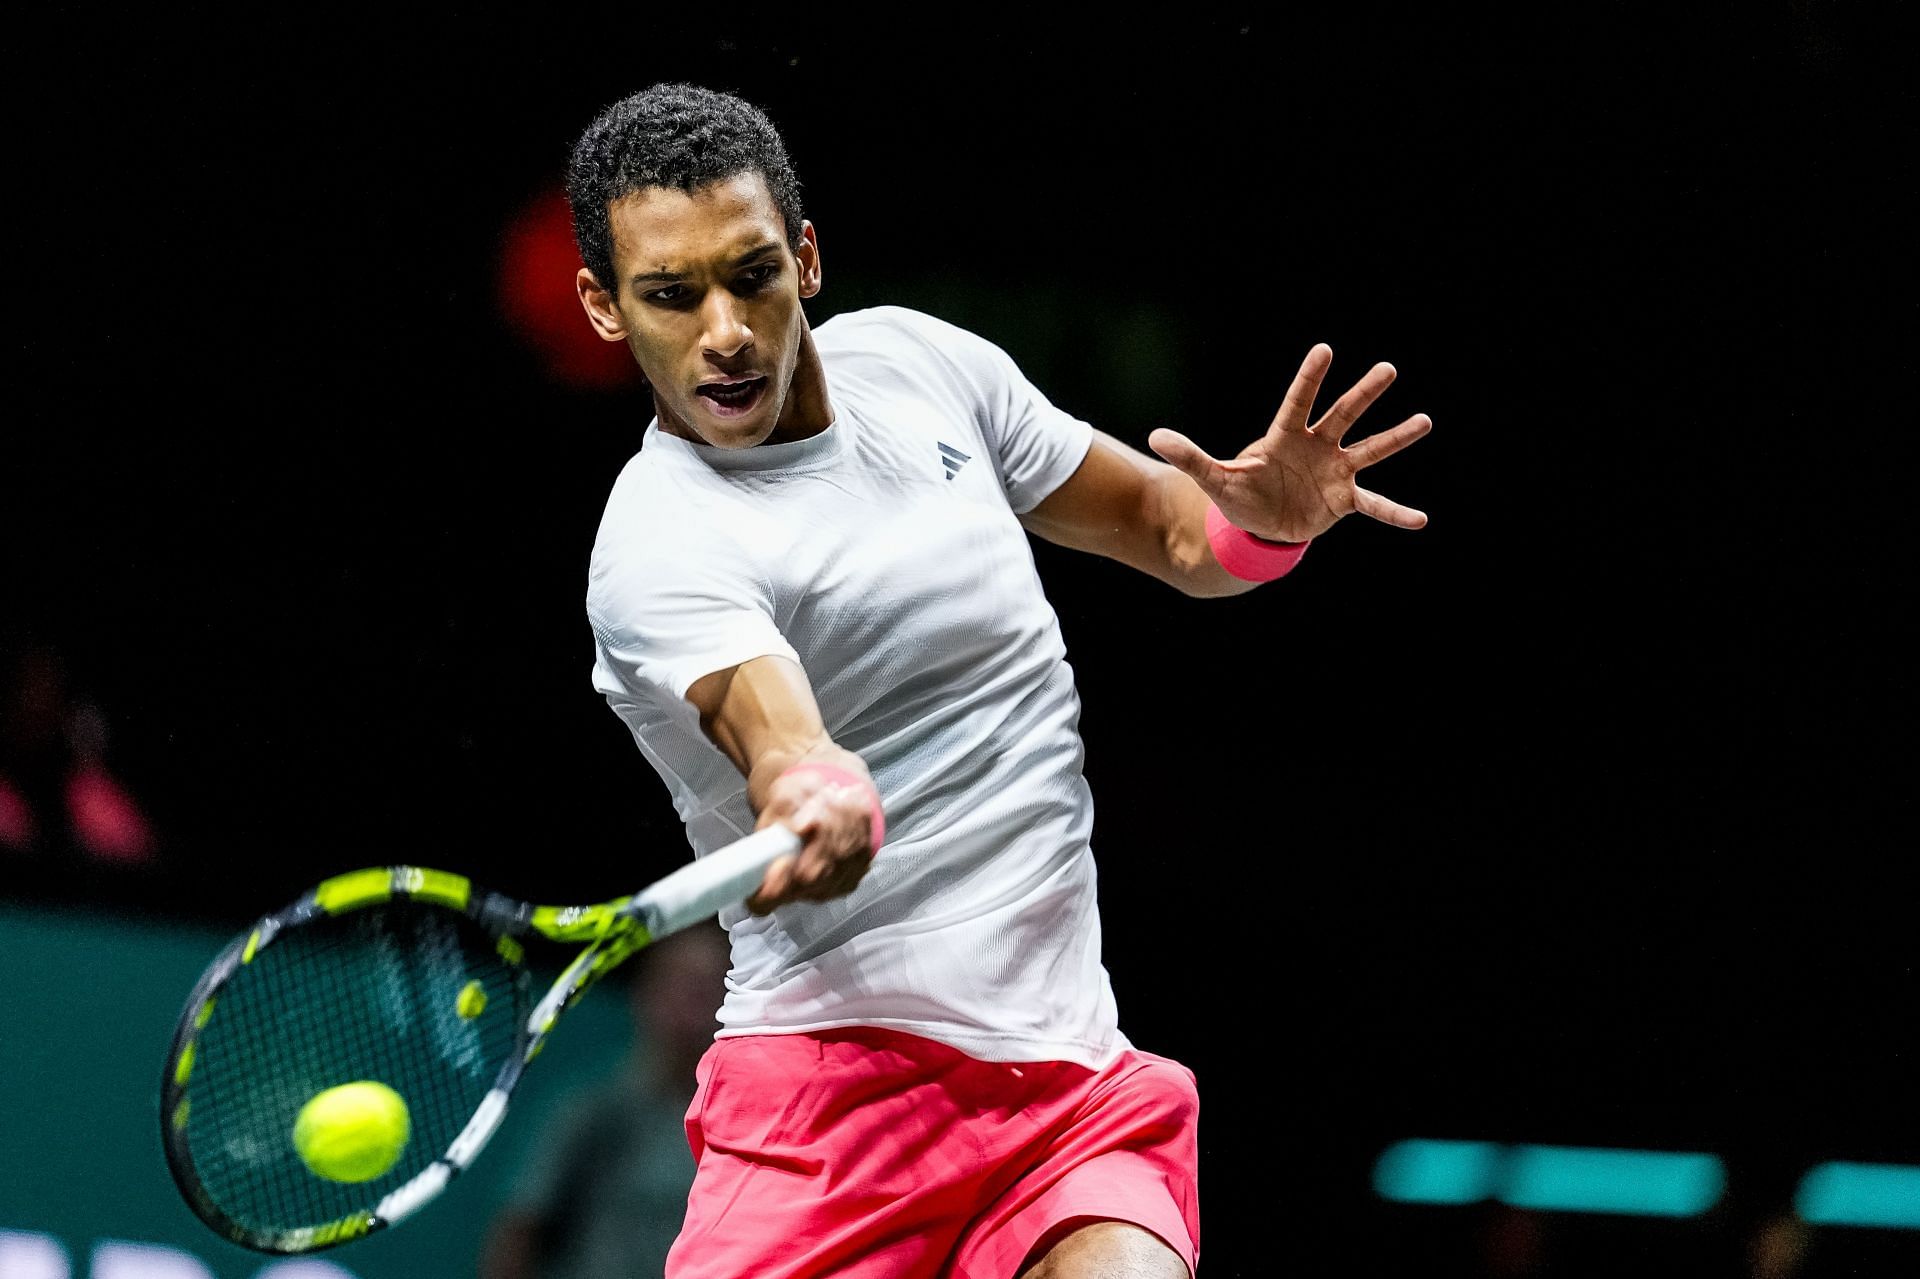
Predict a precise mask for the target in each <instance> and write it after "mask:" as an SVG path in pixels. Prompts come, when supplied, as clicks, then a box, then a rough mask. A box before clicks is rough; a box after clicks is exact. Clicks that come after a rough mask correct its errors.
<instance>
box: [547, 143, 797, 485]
mask: <svg viewBox="0 0 1920 1279" xmlns="http://www.w3.org/2000/svg"><path fill="white" fill-rule="evenodd" d="M610 216H611V223H612V230H613V264H614V272H615V275H616V276H617V288H616V287H614V282H610V281H595V280H594V279H593V277H592V275H591V274H590V273H588V272H586V271H584V270H583V271H582V272H581V273H580V296H581V301H582V302H583V303H585V305H586V307H587V314H588V316H589V318H591V319H592V321H593V323H594V327H595V328H597V329H598V330H599V331H600V334H601V336H602V337H605V338H607V339H608V340H610V341H624V342H625V343H626V344H627V348H628V349H629V350H630V351H632V352H633V357H634V359H635V360H637V361H639V364H640V370H641V372H642V373H644V374H645V375H646V378H647V382H648V383H649V385H651V386H652V388H653V399H654V407H655V409H656V410H657V411H658V413H659V415H660V429H661V430H663V431H667V432H669V433H670V434H673V435H678V436H681V437H682V438H685V439H691V440H699V441H702V442H704V443H707V444H713V445H717V446H719V447H721V448H750V447H752V446H753V445H756V444H759V443H761V442H762V441H764V440H766V439H767V438H768V437H769V436H773V435H774V433H775V430H776V428H778V427H781V426H783V425H785V426H789V427H791V426H793V425H794V424H793V423H783V422H782V413H783V411H786V410H787V409H788V408H789V398H790V393H791V391H792V387H793V374H794V368H795V366H796V364H797V363H798V361H799V359H800V357H801V353H802V350H803V346H804V338H805V336H806V319H805V316H804V315H803V313H802V312H801V309H800V300H801V299H802V298H810V297H812V296H813V295H814V294H816V293H818V292H819V291H820V254H819V247H818V245H817V244H816V243H815V240H814V233H813V224H812V223H802V224H801V243H800V247H799V248H798V249H797V250H795V249H793V248H791V247H790V246H789V245H788V243H787V237H786V229H785V226H784V224H783V223H782V221H781V218H780V211H779V209H778V208H777V207H776V206H775V205H774V203H773V198H772V196H771V195H769V194H768V192H767V186H766V182H765V181H764V180H763V179H762V178H761V177H760V175H759V174H758V173H741V174H736V175H735V176H733V177H731V178H727V179H725V180H723V181H720V182H714V183H711V184H709V185H707V186H704V187H701V188H699V189H698V190H696V191H693V192H691V193H689V192H683V191H675V190H669V189H667V188H664V187H649V188H647V189H646V190H645V191H641V192H639V193H637V194H634V195H630V196H627V197H626V198H624V199H622V200H619V201H616V202H615V203H614V204H613V206H612V208H611V210H610ZM602 285H605V286H606V287H602ZM819 425H825V424H824V423H821V424H819Z"/></svg>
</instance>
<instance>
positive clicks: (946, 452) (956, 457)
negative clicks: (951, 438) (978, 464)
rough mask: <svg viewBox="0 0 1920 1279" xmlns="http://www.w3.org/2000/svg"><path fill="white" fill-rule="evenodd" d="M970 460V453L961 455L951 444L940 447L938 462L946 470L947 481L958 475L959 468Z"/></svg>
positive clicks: (971, 456)
mask: <svg viewBox="0 0 1920 1279" xmlns="http://www.w3.org/2000/svg"><path fill="white" fill-rule="evenodd" d="M972 460H973V455H972V454H971V453H962V452H961V451H960V450H959V449H957V448H955V447H953V445H951V444H944V443H943V444H941V445H940V461H941V462H942V463H943V464H944V465H945V466H946V468H947V478H948V479H952V478H953V477H954V476H956V475H958V474H960V468H961V467H963V466H965V465H966V464H967V463H968V462H970V461H972Z"/></svg>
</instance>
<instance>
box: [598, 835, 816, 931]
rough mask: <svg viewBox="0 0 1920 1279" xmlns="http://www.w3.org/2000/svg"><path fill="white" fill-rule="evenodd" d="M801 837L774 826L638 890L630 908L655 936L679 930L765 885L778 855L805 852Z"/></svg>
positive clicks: (737, 902) (738, 900) (743, 899)
mask: <svg viewBox="0 0 1920 1279" xmlns="http://www.w3.org/2000/svg"><path fill="white" fill-rule="evenodd" d="M800 843H801V841H800V837H799V836H798V835H796V834H794V833H793V832H792V831H790V830H788V829H787V828H786V827H785V826H781V825H777V824H776V825H773V826H769V827H767V828H766V829H765V830H760V831H755V832H754V833H753V834H751V835H749V836H747V837H746V838H745V839H737V840H735V841H734V842H733V843H731V844H728V845H727V846H726V847H725V848H717V849H715V850H714V851H713V852H711V853H708V854H707V855H706V856H705V857H700V858H696V859H695V860H694V861H693V862H691V863H689V864H688V865H685V866H682V867H681V868H680V869H679V870H676V871H674V872H673V873H672V874H670V875H667V876H665V877H664V878H662V879H659V880H657V881H655V882H654V883H653V884H652V885H651V886H650V887H648V888H645V889H643V890H641V891H640V892H639V893H637V894H635V896H634V899H633V904H632V905H630V906H629V907H628V908H627V909H628V910H630V911H632V912H633V913H634V914H636V915H638V916H639V917H640V922H641V923H643V924H645V925H646V928H647V932H648V933H649V934H651V935H652V936H654V937H665V936H666V935H667V934H668V933H677V932H679V931H680V930H681V929H682V928H685V927H687V926H688V925H690V924H697V923H699V922H700V921H701V920H703V919H711V918H712V917H713V915H714V914H715V913H716V912H718V911H720V910H722V909H724V908H725V907H728V906H737V905H739V904H740V903H741V902H742V901H745V900H746V898H747V896H748V894H750V893H752V892H753V890H754V889H756V888H758V887H759V886H760V879H761V876H763V875H765V874H766V870H767V867H768V866H769V865H770V864H771V863H772V862H773V861H775V860H776V859H777V858H781V857H787V856H790V855H792V854H794V853H797V852H799V851H800Z"/></svg>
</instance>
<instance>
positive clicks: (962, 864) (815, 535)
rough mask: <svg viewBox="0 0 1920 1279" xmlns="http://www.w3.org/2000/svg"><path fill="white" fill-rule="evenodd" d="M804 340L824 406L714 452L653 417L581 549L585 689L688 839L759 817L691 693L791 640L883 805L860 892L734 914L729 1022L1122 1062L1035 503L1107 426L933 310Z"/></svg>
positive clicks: (727, 834)
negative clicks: (901, 1034)
mask: <svg viewBox="0 0 1920 1279" xmlns="http://www.w3.org/2000/svg"><path fill="white" fill-rule="evenodd" d="M814 340H815V344H816V346H817V348H818V350H819V352H820V358H821V361H822V362H823V363H824V365H825V367H826V376H827V390H828V396H829V399H830V400H831V402H832V405H833V409H834V422H833V425H832V426H830V427H828V428H827V429H826V430H825V431H823V432H821V433H820V434H818V435H815V436H813V437H811V438H809V439H805V440H799V441H796V442H793V443H787V444H763V445H760V446H759V447H757V448H750V449H735V450H723V449H716V448H712V447H709V446H706V445H702V444H695V443H692V442H690V441H687V440H683V439H680V438H679V437H677V436H672V435H666V434H663V433H661V431H660V430H659V425H658V423H657V422H655V423H654V424H653V425H652V426H650V427H649V428H648V430H647V434H646V438H645V441H644V446H643V448H642V451H641V452H640V453H639V454H638V455H637V456H636V457H635V458H634V459H633V460H632V461H630V462H629V463H628V464H627V466H626V468H625V469H624V470H623V471H622V472H621V474H620V478H619V479H618V480H617V481H615V483H614V487H613V493H612V495H611V497H610V498H609V499H608V502H607V510H606V514H605V516H604V517H603V519H602V522H601V525H600V532H599V536H598V538H597V539H596V540H595V543H594V549H593V559H592V565H591V569H590V572H589V584H588V590H587V614H588V617H589V619H590V621H591V622H592V624H593V633H594V638H595V644H596V657H595V662H594V668H593V682H594V687H595V688H597V689H599V690H600V691H601V692H602V693H604V694H605V695H606V697H607V700H608V702H609V703H610V704H611V705H612V707H613V709H614V710H615V711H616V712H617V713H618V714H619V716H620V717H621V719H622V720H624V721H625V722H626V724H627V727H628V728H629V729H631V730H632V732H633V736H634V740H635V741H636V742H638V743H639V745H640V749H641V751H642V752H643V753H644V754H645V755H646V757H647V759H648V760H649V761H651V762H652V764H653V766H654V768H655V769H657V770H658V771H659V773H660V776H661V777H662V778H663V779H664V780H665V781H666V783H667V787H668V789H669V790H670V791H671V792H672V794H673V802H674V806H675V808H676V809H677V810H678V811H679V814H680V816H681V818H682V819H683V820H684V821H685V822H686V824H687V836H688V840H689V842H690V843H691V844H692V845H693V848H694V852H695V854H696V855H701V854H705V853H709V852H712V851H713V850H714V849H716V848H719V847H721V846H723V845H725V844H727V843H730V842H732V841H733V840H735V839H738V838H739V837H740V836H742V835H744V834H747V833H749V832H751V831H752V830H753V825H754V814H753V811H752V809H751V807H750V806H749V805H748V803H747V794H746V780H745V779H744V778H743V777H742V776H741V775H740V772H739V770H738V769H736V768H735V767H734V766H733V764H732V762H731V761H729V760H728V759H727V758H726V756H725V755H723V754H722V753H721V752H720V750H719V749H718V748H717V747H715V746H714V745H713V744H712V742H711V741H709V740H708V738H707V736H706V735H705V734H704V733H703V732H702V731H701V729H700V724H699V719H698V716H697V714H696V713H695V711H694V709H693V706H692V704H691V703H689V702H688V701H687V700H686V692H687V690H688V688H690V687H691V686H692V685H693V683H694V682H695V681H696V680H698V679H699V678H700V677H701V676H703V675H707V674H710V673H711V672H713V671H716V670H721V669H724V668H726V667H729V666H733V665H737V664H738V663H740V662H744V661H746V660H748V659H750V658H754V657H761V656H764V655H767V654H779V655H782V656H785V657H789V658H792V659H793V660H795V661H797V662H798V663H799V664H800V666H801V668H802V669H803V670H805V672H806V674H807V677H808V680H809V681H810V683H811V684H812V686H813V691H814V696H815V698H816V699H817V701H818V702H819V706H820V712H821V716H822V718H823V721H824V723H825V725H826V729H827V732H828V733H829V735H831V737H832V738H833V740H834V742H835V743H836V744H838V745H839V746H841V747H843V748H845V749H846V750H850V751H853V752H854V753H855V754H857V755H859V756H860V757H861V758H862V759H863V760H865V761H866V763H867V767H868V768H869V769H871V770H872V772H873V778H874V782H875V784H876V785H877V786H878V788H879V791H880V795H881V797H882V801H883V804H884V806H885V809H886V815H887V842H886V845H885V846H884V847H883V848H882V849H881V850H880V853H879V855H878V856H877V857H876V858H875V859H874V862H873V866H872V869H871V870H870V871H869V872H868V873H867V876H866V878H865V879H864V880H862V881H861V884H860V886H859V888H858V889H856V890H855V891H854V892H853V893H852V894H851V895H849V896H847V897H844V898H841V899H839V900H836V901H831V902H817V903H816V902H798V903H793V904H790V905H785V906H782V907H780V908H779V909H777V910H775V911H774V912H773V913H772V914H770V915H766V916H758V917H756V916H753V915H750V914H748V913H747V912H746V910H745V909H744V908H743V907H736V908H733V909H730V910H727V911H724V912H722V913H721V917H720V919H721V923H722V924H724V925H725V926H726V927H727V929H728V931H729V932H730V934H731V936H732V940H733V970H732V972H731V973H730V974H729V975H728V980H727V996H726V1002H725V1006H724V1007H723V1008H722V1009H721V1010H720V1022H721V1027H722V1029H721V1032H720V1033H721V1034H722V1035H742V1034H757V1033H771V1032H787V1031H811V1030H825V1029H829V1028H833V1027H839V1026H851V1025H864V1026H885V1027H890V1028H893V1029H896V1030H901V1031H905V1032H908V1033H911V1034H917V1035H922V1036H925V1037H927V1038H930V1039H935V1040H938V1041H940V1042H942V1043H946V1044H950V1045H952V1046H954V1047H956V1048H958V1049H960V1050H961V1051H963V1052H966V1053H968V1054H970V1055H972V1056H974V1057H978V1058H982V1059H985V1060H989V1061H1074V1062H1079V1063H1081V1064H1083V1065H1088V1066H1092V1067H1096V1068H1098V1067H1101V1066H1104V1065H1106V1064H1107V1063H1108V1062H1110V1061H1111V1060H1112V1059H1113V1057H1114V1056H1115V1055H1117V1054H1118V1053H1119V1052H1120V1051H1121V1050H1123V1049H1124V1048H1126V1047H1127V1046H1128V1045H1127V1042H1126V1040H1125V1039H1124V1037H1122V1036H1121V1034H1120V1032H1119V1029H1118V1026H1117V1022H1116V1015H1115V1010H1114V1002H1113V993H1112V989H1111V986H1110V984H1109V982H1108V980H1107V974H1106V971H1105V969H1104V968H1103V967H1102V966H1101V963H1100V922H1099V917H1098V914H1097V912H1096V910H1095V904H1094V896H1095V882H1094V863H1093V854H1092V850H1091V848H1090V847H1089V843H1088V840H1089V836H1090V834H1091V831H1092V827H1093V805H1092V798H1091V796H1090V795H1089V793H1088V790H1087V784H1086V781H1085V779H1084V778H1083V777H1082V775H1081V763H1082V749H1081V743H1080V735H1079V732H1078V728H1077V725H1078V721H1079V716H1080V701H1079V696H1078V694H1077V693H1076V692H1075V691H1074V686H1073V673H1072V671H1071V669H1070V668H1069V667H1068V666H1067V663H1066V660H1065V657H1066V646H1065V645H1064V643H1063V642H1062V641H1061V637H1060V627H1059V622H1058V619H1057V618H1056V617H1055V615H1054V612H1053V608H1052V606H1051V605H1050V604H1048V602H1047V600H1046V598H1045V596H1044V595H1043V594H1042V592H1041V588H1040V580H1039V576H1038V574H1037V573H1036V572H1035V570H1034V564H1033V552H1032V548H1031V547H1030V546H1029V545H1028V542H1027V535H1026V532H1025V530H1024V529H1023V528H1022V527H1021V525H1020V523H1019V520H1018V519H1017V518H1016V517H1017V515H1018V514H1019V513H1022V512H1025V511H1028V510H1030V509H1032V507H1033V506H1034V505H1036V504H1037V503H1038V502H1039V501H1040V500H1041V499H1042V498H1044V497H1045V496H1046V495H1047V494H1049V493H1051V492H1052V491H1053V490H1054V489H1055V488H1057V487H1058V486H1059V485H1060V484H1061V483H1062V482H1063V481H1064V480H1066V478H1067V477H1068V476H1070V475H1072V474H1073V472H1074V470H1075V469H1076V468H1078V466H1079V465H1080V463H1081V461H1082V460H1083V459H1084V458H1085V457H1086V454H1087V450H1088V448H1089V447H1090V446H1091V444H1092V438H1093V432H1092V428H1091V427H1090V426H1088V425H1087V424H1086V423H1085V422H1081V421H1078V420H1076V419H1075V418H1073V417H1072V416H1070V415H1069V414H1067V413H1064V412H1062V411H1061V410H1059V409H1057V408H1055V407H1053V406H1052V405H1051V404H1049V403H1048V402H1047V400H1046V398H1045V397H1044V396H1043V395H1041V394H1040V392H1039V391H1037V390H1036V389H1035V388H1034V387H1033V386H1032V385H1031V384H1030V383H1029V382H1028V381H1027V380H1026V378H1025V377H1023V376H1022V375H1021V373H1020V371H1019V369H1018V368H1016V367H1015V366H1014V363H1013V361H1012V360H1011V359H1009V358H1008V357H1007V355H1006V354H1005V352H1003V351H1001V350H1000V349H999V348H998V347H996V346H994V345H993V344H992V343H990V342H988V341H986V340H985V339H983V338H980V337H977V336H975V335H973V334H970V333H967V332H965V331H964V330H961V329H958V328H955V327H953V326H952V325H950V324H946V323H944V322H942V321H939V320H936V319H933V318H932V317H930V316H926V315H922V314H919V313H917V312H914V311H908V310H903V309H901V308H898V307H879V308H875V309H872V310H868V311H859V312H854V313H850V314H843V315H840V316H837V317H835V318H834V319H832V320H829V321H827V322H826V323H824V324H822V325H820V326H819V327H818V328H817V329H816V330H815V331H814Z"/></svg>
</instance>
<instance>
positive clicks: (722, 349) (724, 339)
mask: <svg viewBox="0 0 1920 1279" xmlns="http://www.w3.org/2000/svg"><path fill="white" fill-rule="evenodd" d="M700 319H701V322H702V323H703V324H704V325H705V332H704V333H703V334H702V336H701V339H700V342H701V345H702V346H704V347H705V348H706V350H707V353H708V354H709V355H713V356H716V357H718V358H720V359H723V360H726V359H732V358H733V357H734V356H736V355H738V354H740V352H742V351H744V350H746V349H747V348H748V347H749V346H752V345H753V330H752V329H750V328H748V327H747V321H746V319H745V317H743V316H742V315H741V314H740V300H739V299H738V298H736V297H734V296H733V295H732V294H730V293H729V292H728V291H727V290H725V289H714V290H712V291H711V292H709V293H708V294H707V298H706V301H705V302H704V303H703V304H702V305H701V307H700Z"/></svg>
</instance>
